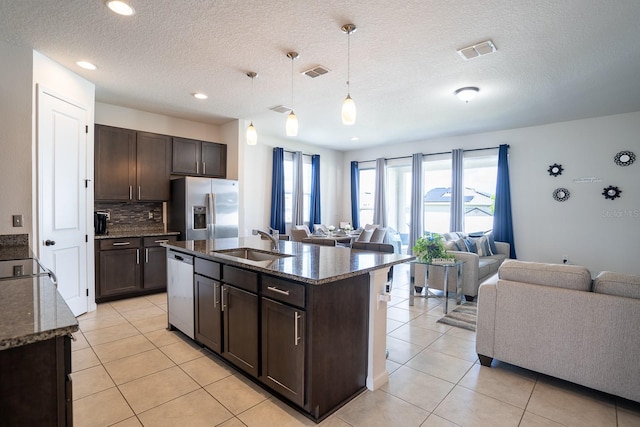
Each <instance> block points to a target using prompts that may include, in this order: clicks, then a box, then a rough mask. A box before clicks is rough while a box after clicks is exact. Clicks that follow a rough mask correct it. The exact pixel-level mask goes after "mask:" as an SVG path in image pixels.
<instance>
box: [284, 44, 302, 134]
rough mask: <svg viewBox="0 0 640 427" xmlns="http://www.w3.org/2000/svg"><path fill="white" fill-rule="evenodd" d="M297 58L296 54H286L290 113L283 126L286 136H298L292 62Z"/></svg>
mask: <svg viewBox="0 0 640 427" xmlns="http://www.w3.org/2000/svg"><path fill="white" fill-rule="evenodd" d="M299 56H300V55H298V52H289V53H287V58H289V59H291V112H290V113H289V116H288V117H287V124H286V126H285V129H286V131H287V136H298V117H296V113H294V112H293V61H295V60H296V59H298V57H299Z"/></svg>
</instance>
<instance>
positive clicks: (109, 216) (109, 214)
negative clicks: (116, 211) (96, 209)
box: [107, 211, 111, 221]
mask: <svg viewBox="0 0 640 427" xmlns="http://www.w3.org/2000/svg"><path fill="white" fill-rule="evenodd" d="M107 221H111V211H107Z"/></svg>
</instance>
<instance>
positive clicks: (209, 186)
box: [168, 176, 238, 240]
mask: <svg viewBox="0 0 640 427" xmlns="http://www.w3.org/2000/svg"><path fill="white" fill-rule="evenodd" d="M168 217H169V229H170V230H171V231H179V232H180V239H181V240H205V239H220V238H224V237H238V181H234V180H228V179H215V178H198V177H191V176H188V177H184V178H179V179H174V180H172V181H171V201H170V202H169V209H168Z"/></svg>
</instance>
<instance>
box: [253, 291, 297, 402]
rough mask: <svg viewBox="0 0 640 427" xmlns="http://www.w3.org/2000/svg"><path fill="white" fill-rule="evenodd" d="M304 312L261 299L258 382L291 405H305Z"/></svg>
mask: <svg viewBox="0 0 640 427" xmlns="http://www.w3.org/2000/svg"><path fill="white" fill-rule="evenodd" d="M305 324H306V315H305V312H304V311H302V310H300V309H298V308H295V307H289V306H288V305H285V304H282V303H279V302H276V301H272V300H270V299H267V298H262V374H261V376H260V380H261V381H262V382H264V383H266V384H267V385H268V386H269V387H271V388H272V389H274V390H276V391H277V392H278V393H280V394H281V395H283V396H284V397H286V398H288V399H289V400H291V401H292V402H293V403H295V404H297V405H300V406H302V405H303V404H304V378H305V368H304V360H305V358H304V356H305V351H304V347H305V338H304V337H305Z"/></svg>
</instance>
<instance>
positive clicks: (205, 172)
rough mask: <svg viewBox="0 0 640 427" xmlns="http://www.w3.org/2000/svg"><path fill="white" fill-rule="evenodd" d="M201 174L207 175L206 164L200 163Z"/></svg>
mask: <svg viewBox="0 0 640 427" xmlns="http://www.w3.org/2000/svg"><path fill="white" fill-rule="evenodd" d="M202 174H203V175H206V174H207V164H206V163H205V162H202Z"/></svg>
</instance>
